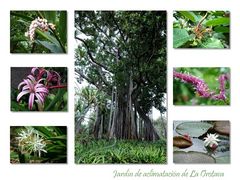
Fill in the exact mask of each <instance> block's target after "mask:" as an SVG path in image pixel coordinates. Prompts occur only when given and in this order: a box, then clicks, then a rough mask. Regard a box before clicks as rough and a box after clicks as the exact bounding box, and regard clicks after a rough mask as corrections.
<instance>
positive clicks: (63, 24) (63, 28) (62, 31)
mask: <svg viewBox="0 0 240 180" xmlns="http://www.w3.org/2000/svg"><path fill="white" fill-rule="evenodd" d="M58 29H59V36H60V40H61V41H62V44H63V45H66V42H67V12H66V11H61V12H60V18H59V27H58Z"/></svg>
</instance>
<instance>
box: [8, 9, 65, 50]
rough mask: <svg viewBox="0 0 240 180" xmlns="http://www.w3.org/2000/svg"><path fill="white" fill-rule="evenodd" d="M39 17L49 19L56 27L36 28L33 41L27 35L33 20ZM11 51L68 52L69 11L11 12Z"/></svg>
mask: <svg viewBox="0 0 240 180" xmlns="http://www.w3.org/2000/svg"><path fill="white" fill-rule="evenodd" d="M37 17H40V18H44V19H47V21H48V22H49V23H53V24H54V25H55V27H56V29H49V30H48V31H44V32H43V31H41V30H40V29H37V30H36V37H35V40H34V41H33V42H31V41H30V40H29V38H28V37H26V36H25V32H27V31H28V29H29V26H30V24H31V22H32V21H33V20H34V19H36V18H37ZM10 21H11V22H10V23H11V30H10V47H11V50H10V52H11V53H66V49H67V30H66V29H67V12H66V11H11V13H10Z"/></svg>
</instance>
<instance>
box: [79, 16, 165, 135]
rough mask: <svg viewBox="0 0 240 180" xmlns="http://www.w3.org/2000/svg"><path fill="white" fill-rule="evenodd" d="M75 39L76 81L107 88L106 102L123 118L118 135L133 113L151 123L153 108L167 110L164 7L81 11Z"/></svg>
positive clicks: (118, 119) (104, 89) (99, 89)
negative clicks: (146, 9) (152, 9)
mask: <svg viewBox="0 0 240 180" xmlns="http://www.w3.org/2000/svg"><path fill="white" fill-rule="evenodd" d="M75 39H76V41H77V45H78V47H77V48H76V50H75V72H76V74H77V80H78V81H79V83H81V82H82V81H84V80H85V81H87V82H88V83H89V84H90V85H92V86H94V87H95V88H97V89H98V91H101V92H104V93H105V95H106V97H107V99H106V107H107V104H108V102H111V106H114V107H113V111H117V112H116V114H117V115H116V116H118V117H117V118H116V119H117V120H116V121H118V122H119V121H121V119H122V122H121V124H122V125H121V127H119V128H120V129H119V128H117V129H118V131H119V133H120V134H121V135H116V134H117V133H115V136H122V137H124V134H125V133H127V132H125V130H124V129H125V128H124V127H127V126H128V127H129V126H133V125H129V124H131V122H132V120H129V121H128V120H127V119H131V117H132V114H131V113H132V112H136V113H137V114H138V116H139V117H141V118H142V119H145V121H144V122H145V123H146V124H147V122H149V121H148V120H149V118H148V115H149V113H150V111H151V108H152V107H155V108H157V109H158V110H159V111H160V112H161V113H164V112H165V111H166V107H165V103H164V102H165V94H166V12H161V11H131V12H130V11H77V12H75ZM123 111H124V112H123ZM127 111H130V112H131V113H130V114H128V113H127ZM120 112H123V113H122V114H121V113H120ZM113 114H114V113H113ZM110 116H111V115H110ZM110 119H111V117H110ZM125 119H126V120H125ZM147 119H148V120H147ZM109 121H110V120H109ZM116 123H117V122H115V123H113V122H110V123H109V124H112V125H113V124H115V125H114V126H116ZM124 124H125V125H124ZM109 129H111V128H110V127H109ZM130 129H131V128H130ZM115 130H116V128H115ZM127 134H128V133H127ZM127 136H128V135H127Z"/></svg>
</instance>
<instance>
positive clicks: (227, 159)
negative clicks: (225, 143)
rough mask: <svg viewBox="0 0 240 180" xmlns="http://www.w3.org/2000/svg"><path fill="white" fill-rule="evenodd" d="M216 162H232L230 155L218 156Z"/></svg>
mask: <svg viewBox="0 0 240 180" xmlns="http://www.w3.org/2000/svg"><path fill="white" fill-rule="evenodd" d="M215 159H216V163H218V164H228V163H230V156H221V157H216V158H215Z"/></svg>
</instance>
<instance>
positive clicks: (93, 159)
mask: <svg viewBox="0 0 240 180" xmlns="http://www.w3.org/2000/svg"><path fill="white" fill-rule="evenodd" d="M75 162H76V163H78V164H82V163H84V164H107V163H113V164H114V163H118V164H119V163H121V164H128V163H137V164H140V163H141V164H143V163H148V164H150V163H151V164H152V163H158V164H159V163H161V164H162V163H163V164H165V163H166V142H165V140H159V141H156V142H144V141H142V142H141V141H131V140H117V141H114V140H93V139H91V140H89V139H82V138H81V139H76V146H75Z"/></svg>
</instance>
